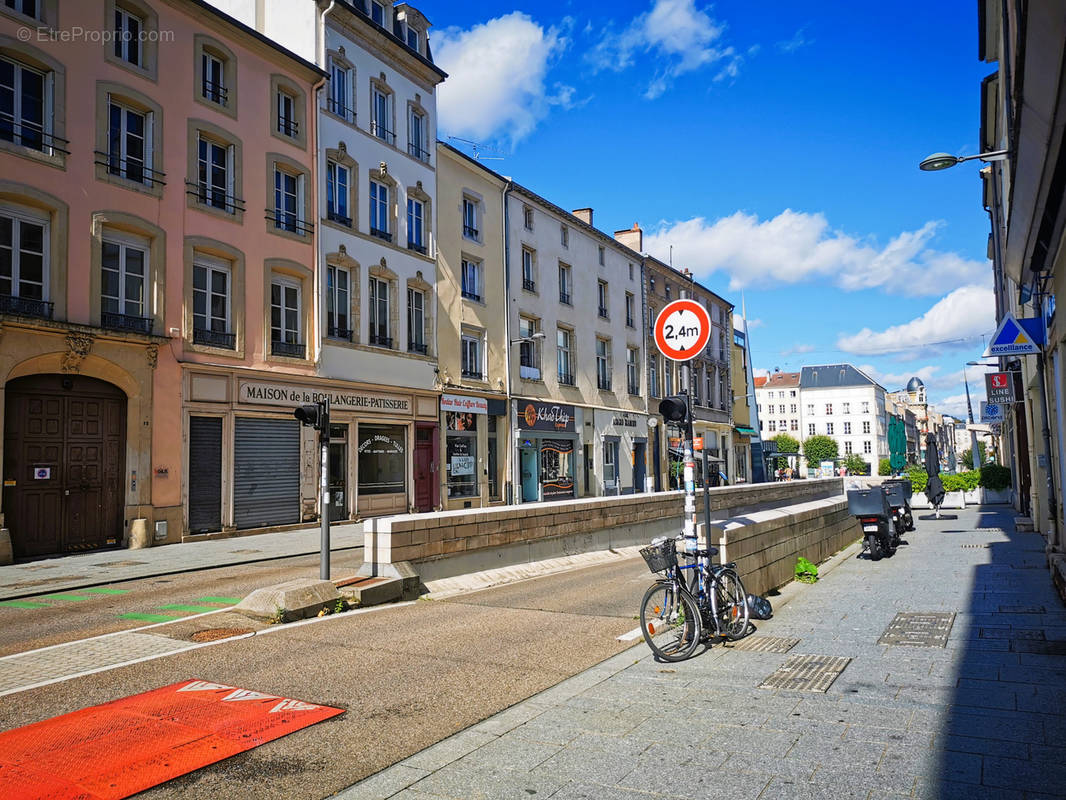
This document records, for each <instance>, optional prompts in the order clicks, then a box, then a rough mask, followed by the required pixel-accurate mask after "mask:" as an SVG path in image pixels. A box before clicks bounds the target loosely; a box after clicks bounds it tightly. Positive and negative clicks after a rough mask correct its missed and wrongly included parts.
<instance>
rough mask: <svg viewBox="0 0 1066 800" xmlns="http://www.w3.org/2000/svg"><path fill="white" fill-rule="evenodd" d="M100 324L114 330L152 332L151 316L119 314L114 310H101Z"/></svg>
mask: <svg viewBox="0 0 1066 800" xmlns="http://www.w3.org/2000/svg"><path fill="white" fill-rule="evenodd" d="M100 324H101V325H102V326H103V327H105V328H110V329H111V330H113V331H131V332H133V333H147V334H150V333H151V332H152V318H151V317H134V316H130V315H128V314H118V313H115V312H114V311H101V312H100Z"/></svg>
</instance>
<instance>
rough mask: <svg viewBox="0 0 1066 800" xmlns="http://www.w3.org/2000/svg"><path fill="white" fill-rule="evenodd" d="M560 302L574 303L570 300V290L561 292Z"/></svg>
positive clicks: (565, 303)
mask: <svg viewBox="0 0 1066 800" xmlns="http://www.w3.org/2000/svg"><path fill="white" fill-rule="evenodd" d="M559 302H560V303H563V304H564V305H568V306H569V305H573V303H571V302H570V292H559Z"/></svg>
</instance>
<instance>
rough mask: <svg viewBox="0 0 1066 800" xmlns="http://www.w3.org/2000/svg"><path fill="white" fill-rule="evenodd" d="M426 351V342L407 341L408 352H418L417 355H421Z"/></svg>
mask: <svg viewBox="0 0 1066 800" xmlns="http://www.w3.org/2000/svg"><path fill="white" fill-rule="evenodd" d="M426 351H427V348H426V343H425V342H408V343H407V352H408V353H418V354H419V355H423V356H424V355H425V354H426Z"/></svg>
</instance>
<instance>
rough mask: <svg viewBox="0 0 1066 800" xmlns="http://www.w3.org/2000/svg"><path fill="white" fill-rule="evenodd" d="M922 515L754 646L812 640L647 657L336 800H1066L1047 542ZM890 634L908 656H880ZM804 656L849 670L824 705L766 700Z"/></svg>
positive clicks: (478, 728)
mask: <svg viewBox="0 0 1066 800" xmlns="http://www.w3.org/2000/svg"><path fill="white" fill-rule="evenodd" d="M916 516H917V517H918V519H917V520H916V524H917V526H918V530H917V531H914V532H911V533H908V534H907V536H906V541H907V542H908V544H906V545H904V546H901V547H900V549H899V551H898V552H897V553H896V555H895V556H893V557H892V558H887V559H883V560H881V561H878V562H874V561H870V560H868V559H866V558H865V557H861V556H858V555H856V554H857V552H858V549H857V548H853V549H852V550H851V551H850V556H849V557H848V558H847V559H846V560H844V561H843V563H841V564H840V566H839V567H838V568H837V569H835V570H833V571H832V572H831V573H829V574H828V575H826V576H825V577H824V578H823V579H822V580H821V581H820V582H819V583H818V584H816V585H813V586H809V587H790V589H789V591H788V594H789V596H790V597H791V600H790V602H789V603H788V604H787V605H784V606H783V607H782V606H780V604H779V607H778V609H777V613H776V616H775V617H774V619H772V620H770V621H766V622H759V623H758V631H757V632H756V633H755V634H753V638H754V637H764V636H765V637H779V638H793V639H798V640H799V641H798V643H796V644H795V645H794V646H793V647H792V648H791V649H790V650H788V651H787V652H784V653H778V652H768V651H766V650H765V649H764V648H756V649H735V648H730V647H726V646H723V645H715V646H713V647H711V648H710V649H708V650H705V651H703V652H697V655H696V656H695V657H693V658H692V659H690V660H688V661H686V662H682V663H679V664H662V663H658V662H656V661H655V660H654V659H653V658H652V656H651V654H650V653H649V652H648V651H647V649H646V648H644V646H643V645H641V646H639V647H638V648H637V649H635V650H630V651H627V652H624V653H621V654H619V655H617V656H615V657H613V658H611V659H609V660H608V661H605V662H603V663H601V664H599V665H598V666H596V667H593V668H592V669H590V670H588V671H586V672H584V673H581V674H579V675H576V676H575V677H573V678H571V679H569V680H567V681H564V682H563V683H561V684H559V685H557V686H555V687H553V688H552V689H549V690H547V691H545V692H542V693H540V694H538V695H536V696H534V697H532V698H530V699H529V700H527V701H525V702H522V703H519V704H518V705H515V706H512V707H511V708H509V709H507V710H506V711H503V712H501V713H499V714H497V715H495V716H493V717H491V718H489V719H487V720H485V721H483V722H481V723H479V724H477V725H475V726H473V727H470V728H467V729H466V730H464V731H462V732H460V733H458V734H455V735H454V736H452V737H450V738H448V739H445V740H444V741H442V742H440V743H439V744H437V745H435V746H433V747H430V748H428V749H426V750H424V751H422V752H420V753H417V754H416V755H414V756H411V757H410V758H407V759H406V760H404V761H402V762H400V763H399V764H396V765H394V766H392V767H390V768H389V769H386V770H384V771H382V772H379V773H378V774H376V775H374V776H371V777H370V778H368V779H366V780H364V781H362V782H360V783H358V784H356V785H355V786H353V787H351V788H349V789H347V790H345V791H344V792H342V793H341V794H339V795H338V797H341V798H344V800H369V799H370V798H387V797H394V798H403V799H404V800H429V798H455V799H456V800H460V799H461V800H474V798H509V797H516V798H524V799H525V800H528V798H531V797H537V798H546V797H550V798H552V800H575V799H576V798H589V799H590V800H591V799H592V798H595V800H623V799H630V798H631V799H632V800H637V798H642V799H643V800H647V798H649V797H654V798H660V797H661V798H704V797H728V798H730V800H746V799H748V798H750V799H751V800H784V799H785V798H788V800H793V799H795V798H799V799H800V800H806V799H808V798H811V799H813V798H832V800H841V799H842V798H864V799H865V800H875V799H876V800H888V798H904V797H914V798H929V799H930V800H932V798H937V799H938V800H939V799H941V798H965V800H984V799H985V798H987V799H988V800H991V799H992V798H995V800H1025V799H1029V798H1031V799H1032V800H1037V799H1038V798H1050V797H1066V611H1064V609H1063V606H1062V603H1061V602H1060V600H1059V598H1058V596H1057V595H1056V594H1055V592H1054V590H1053V588H1052V586H1051V583H1050V578H1049V574H1048V570H1047V568H1046V566H1045V561H1044V553H1043V548H1044V543H1043V539H1042V538H1041V537H1040V536H1039V535H1038V534H1034V533H1018V532H1016V531H1015V530H1014V525H1013V516H1014V515H1013V514H1012V513H1009V510H1007V509H1002V508H996V507H985V508H983V509H974V508H969V509H965V510H960V511H952V512H949V513H947V514H945V515H944V517H943V518H942V519H940V520H934V519H932V518H931V515H929V514H928V513H927V512H917V514H916ZM925 517H929V518H928V519H926V518H925ZM797 589H798V591H797ZM634 610H635V609H634ZM900 613H907V614H914V615H919V616H916V617H912V618H910V622H911V623H912V626H913V629H912V630H910V631H909V632H908V631H907V630H905V629H903V628H901V626H900V623H901V622H904V621H906V618H904V619H903V620H897V614H900ZM951 614H954V617H953V618H951V617H950V615H951ZM945 615H946V616H945ZM945 619H950V620H951V621H950V628H947V638H946V640H944V639H943V636H942V634H943V632H944V630H945V626H946V623H945ZM893 621H897V625H895V626H893V627H892V635H891V636H889V637H887V638H886V639H885V641H886V642H900V643H898V644H887V643H886V644H882V643H879V639H881V637H882V636H883V635H884V634H885V633H886V631H887V630H888V629H889V627H890V626H891V625H892V623H893ZM901 633H903V634H908V635H904V636H901V635H900V634H901ZM563 635H565V632H563ZM749 641H751V640H749ZM904 641H906V642H907V644H903V642H904ZM573 646H574V647H580V646H581V643H580V641H575V642H573ZM779 649H780V648H779ZM796 655H817V656H827V657H840V658H843V659H850V661H849V662H848V663H847V665H846V666H845V667H844V669H843V672H842V673H841V674H840V675H839V677H837V678H836V680H835V681H834V682H833V683H832V685H831V686H830V687H829V688H828V690H827V691H826V692H824V693H820V692H814V691H794V690H784V689H762V688H759V686H760V685H761V684H762V683H763V682H764V681H765V680H766V679H767V678H768V677H769V676H770V675H771V674H772V673H774V672H775V671H776V670H777V669H778V668H779V667H781V666H782V665H783V664H784V663H785V662H786V661H787V660H788V659H789V658H790V657H792V656H796ZM827 660H829V659H827Z"/></svg>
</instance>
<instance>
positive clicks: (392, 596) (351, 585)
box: [334, 577, 403, 606]
mask: <svg viewBox="0 0 1066 800" xmlns="http://www.w3.org/2000/svg"><path fill="white" fill-rule="evenodd" d="M334 583H335V584H336V586H337V591H339V592H340V594H341V597H343V598H344V599H345V600H347V601H348V602H349V603H352V604H353V605H357V606H377V605H381V604H382V603H392V602H395V601H396V600H399V599H400V598H401V597H402V596H403V579H402V578H384V577H377V578H368V577H355V578H344V579H342V580H339V581H334Z"/></svg>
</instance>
